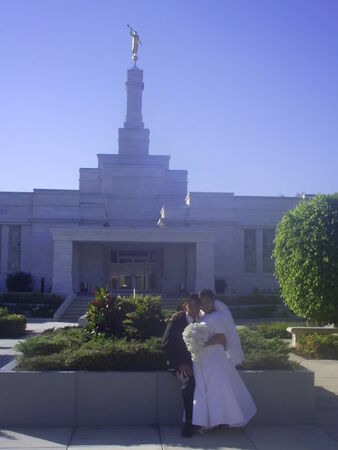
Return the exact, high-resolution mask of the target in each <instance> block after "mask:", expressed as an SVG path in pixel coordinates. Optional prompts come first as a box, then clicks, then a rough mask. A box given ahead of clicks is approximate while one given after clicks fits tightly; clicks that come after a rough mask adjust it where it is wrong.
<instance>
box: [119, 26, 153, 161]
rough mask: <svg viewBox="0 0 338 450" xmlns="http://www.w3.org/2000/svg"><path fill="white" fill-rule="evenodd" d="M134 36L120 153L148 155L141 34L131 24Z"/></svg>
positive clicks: (120, 135)
mask: <svg viewBox="0 0 338 450" xmlns="http://www.w3.org/2000/svg"><path fill="white" fill-rule="evenodd" d="M127 26H128V27H129V28H130V34H131V36H132V59H133V61H134V66H133V67H132V68H131V69H129V70H127V82H126V89H127V113H126V120H125V122H124V127H123V128H119V154H121V155H148V154H149V130H148V129H147V128H144V123H143V118H142V92H143V88H144V83H143V70H141V69H139V68H138V67H137V66H136V61H137V51H138V45H139V44H141V41H140V38H139V35H138V34H137V31H136V30H133V29H132V28H131V27H130V26H129V25H127Z"/></svg>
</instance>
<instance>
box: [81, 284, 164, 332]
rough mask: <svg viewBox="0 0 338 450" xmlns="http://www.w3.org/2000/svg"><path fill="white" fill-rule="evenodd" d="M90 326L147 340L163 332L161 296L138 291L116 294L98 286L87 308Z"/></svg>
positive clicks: (96, 329)
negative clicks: (125, 294)
mask: <svg viewBox="0 0 338 450" xmlns="http://www.w3.org/2000/svg"><path fill="white" fill-rule="evenodd" d="M87 319H88V326H87V329H88V331H89V332H90V333H92V334H96V335H98V334H100V333H104V334H105V335H107V336H114V337H118V338H121V337H127V338H129V339H140V340H146V339H149V338H150V337H152V336H161V335H162V334H163V332H164V328H165V320H164V317H163V314H162V311H161V298H160V297H155V296H151V295H146V296H142V295H136V296H135V298H134V297H133V296H129V297H121V296H118V297H117V298H115V297H114V296H113V295H112V293H111V292H109V291H108V290H107V289H104V288H101V289H98V291H97V292H96V295H95V300H94V301H93V302H92V303H91V304H90V305H89V309H88V312H87Z"/></svg>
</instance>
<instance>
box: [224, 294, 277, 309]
mask: <svg viewBox="0 0 338 450" xmlns="http://www.w3.org/2000/svg"><path fill="white" fill-rule="evenodd" d="M217 298H218V299H219V300H222V301H223V302H224V303H225V304H226V305H228V306H230V305H231V306H236V305H248V306H250V305H282V304H283V300H282V299H281V298H280V296H279V295H273V294H268V295H267V294H261V293H257V292H256V293H252V294H248V295H241V296H238V297H228V296H220V295H217Z"/></svg>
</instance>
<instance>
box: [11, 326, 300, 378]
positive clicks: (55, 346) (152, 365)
mask: <svg viewBox="0 0 338 450" xmlns="http://www.w3.org/2000/svg"><path fill="white" fill-rule="evenodd" d="M239 334H240V337H241V341H242V346H243V351H244V354H245V360H244V362H243V364H242V366H241V368H243V369H247V370H250V369H251V370H264V369H271V370H272V369H283V370H289V369H293V368H294V367H295V364H293V363H291V362H289V361H288V352H289V349H288V345H287V344H285V343H284V342H283V341H280V340H278V339H270V340H267V339H265V338H264V337H263V336H262V335H261V334H259V333H257V332H256V331H252V330H249V329H247V328H244V329H241V330H239ZM16 350H18V351H20V352H22V354H21V355H20V356H19V358H18V359H19V366H18V370H126V371H128V370H135V371H136V370H141V371H142V370H165V369H166V362H165V356H164V354H163V352H162V350H161V338H159V337H153V338H151V339H147V340H145V341H143V342H141V341H136V340H130V339H126V338H122V339H117V338H112V337H110V338H108V337H106V335H104V334H99V335H91V334H89V333H88V332H87V331H86V330H85V329H82V328H77V327H68V328H67V329H61V330H47V331H45V332H44V333H42V334H41V335H40V336H34V337H32V338H28V339H26V340H25V341H22V342H20V343H19V344H17V346H16Z"/></svg>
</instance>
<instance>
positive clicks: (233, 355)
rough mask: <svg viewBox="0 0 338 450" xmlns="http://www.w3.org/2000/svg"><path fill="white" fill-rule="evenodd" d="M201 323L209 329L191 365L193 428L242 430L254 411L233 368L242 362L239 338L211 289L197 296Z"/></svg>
mask: <svg viewBox="0 0 338 450" xmlns="http://www.w3.org/2000/svg"><path fill="white" fill-rule="evenodd" d="M200 297H201V309H202V310H203V311H204V312H205V315H204V316H203V318H202V319H201V320H203V322H205V323H206V324H207V327H208V329H209V336H210V338H209V340H208V341H207V343H206V344H205V347H204V348H203V350H202V351H201V354H200V357H199V360H198V361H197V362H194V363H193V369H194V376H195V383H196V386H195V394H194V403H193V419H192V423H193V424H194V425H199V426H200V427H202V428H201V432H203V431H207V430H208V429H209V428H213V427H215V426H217V425H222V424H227V425H229V426H230V427H241V426H244V425H246V424H247V423H248V421H249V420H250V419H251V418H252V417H253V416H254V414H255V413H256V411H257V409H256V406H255V404H254V402H253V399H252V397H251V395H250V393H249V391H248V389H247V388H246V386H245V384H244V382H243V380H242V378H241V376H240V375H239V373H238V372H237V370H236V368H235V366H236V365H238V364H240V363H241V362H242V361H243V359H244V356H243V352H242V347H241V343H240V339H239V336H238V334H237V331H236V327H235V324H234V321H233V319H232V316H231V313H230V311H229V309H228V307H227V306H226V305H224V304H223V303H221V302H220V301H218V300H215V299H214V294H213V292H212V291H211V290H210V289H205V290H203V291H202V292H201V294H200Z"/></svg>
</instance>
